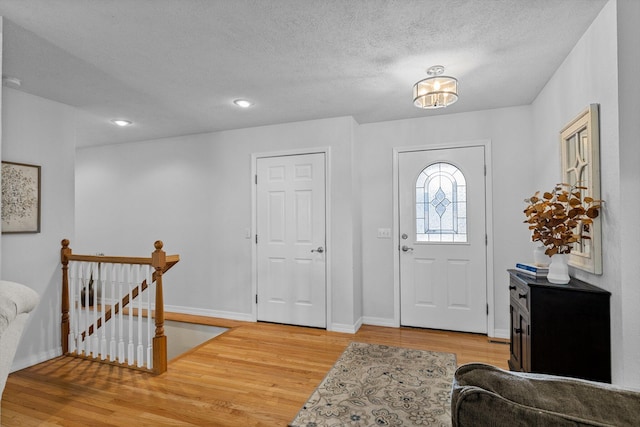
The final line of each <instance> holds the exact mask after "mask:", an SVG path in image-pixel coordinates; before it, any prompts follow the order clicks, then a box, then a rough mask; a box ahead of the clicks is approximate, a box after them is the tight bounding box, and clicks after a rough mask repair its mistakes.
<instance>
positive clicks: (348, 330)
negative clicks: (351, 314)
mask: <svg viewBox="0 0 640 427" xmlns="http://www.w3.org/2000/svg"><path fill="white" fill-rule="evenodd" d="M361 326H362V317H361V318H360V319H358V320H357V321H356V323H354V324H353V325H348V324H346V323H332V324H331V327H330V328H328V330H329V331H331V332H342V333H345V334H355V333H356V332H358V329H360V327H361Z"/></svg>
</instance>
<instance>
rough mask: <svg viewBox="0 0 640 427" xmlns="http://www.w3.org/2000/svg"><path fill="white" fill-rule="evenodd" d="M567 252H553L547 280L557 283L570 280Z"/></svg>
mask: <svg viewBox="0 0 640 427" xmlns="http://www.w3.org/2000/svg"><path fill="white" fill-rule="evenodd" d="M567 261H568V260H567V254H555V255H553V256H552V257H551V264H550V265H549V273H548V275H547V280H548V281H549V282H550V283H555V284H557V285H566V284H567V283H569V280H571V277H569V265H568V264H567Z"/></svg>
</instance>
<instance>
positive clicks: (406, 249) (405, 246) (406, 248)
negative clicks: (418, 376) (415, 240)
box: [402, 245, 413, 252]
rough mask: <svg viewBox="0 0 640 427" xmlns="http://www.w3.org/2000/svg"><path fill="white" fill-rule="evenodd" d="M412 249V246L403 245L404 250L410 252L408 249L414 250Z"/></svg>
mask: <svg viewBox="0 0 640 427" xmlns="http://www.w3.org/2000/svg"><path fill="white" fill-rule="evenodd" d="M412 250H413V248H410V247H409V246H407V245H404V246H402V252H408V251H412Z"/></svg>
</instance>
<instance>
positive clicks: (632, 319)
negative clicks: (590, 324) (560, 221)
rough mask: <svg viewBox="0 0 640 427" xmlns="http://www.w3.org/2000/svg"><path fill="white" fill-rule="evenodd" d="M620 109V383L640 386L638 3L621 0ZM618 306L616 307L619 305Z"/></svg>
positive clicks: (639, 52) (619, 38)
mask: <svg viewBox="0 0 640 427" xmlns="http://www.w3.org/2000/svg"><path fill="white" fill-rule="evenodd" d="M617 6H618V13H617V17H618V87H619V89H620V90H619V98H618V109H619V116H618V117H619V122H620V128H619V129H620V130H619V138H620V139H619V141H620V148H619V151H620V224H623V225H624V228H623V229H622V232H621V233H619V235H620V271H621V277H620V283H621V289H620V291H621V294H620V303H621V306H620V313H621V317H622V328H621V334H620V335H621V336H620V337H617V339H619V340H620V341H621V343H620V344H621V348H620V349H619V350H616V353H614V355H615V356H616V359H617V360H619V361H618V362H617V363H619V364H620V365H622V369H620V370H619V374H618V376H619V377H622V382H623V383H625V384H628V385H632V386H634V387H637V388H640V315H638V307H640V286H638V278H639V277H640V262H638V258H639V255H640V221H638V212H640V197H638V183H640V167H638V166H639V165H640V144H638V135H640V120H639V118H640V96H639V95H640V80H639V79H638V76H640V49H638V40H640V26H639V25H638V23H639V22H640V2H638V1H636V0H618V2H617ZM616 308H617V307H616Z"/></svg>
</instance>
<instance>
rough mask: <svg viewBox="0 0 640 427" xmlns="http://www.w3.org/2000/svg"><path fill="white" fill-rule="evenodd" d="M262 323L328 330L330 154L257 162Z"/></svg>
mask: <svg viewBox="0 0 640 427" xmlns="http://www.w3.org/2000/svg"><path fill="white" fill-rule="evenodd" d="M256 170H257V185H256V196H257V204H256V214H257V220H256V225H257V230H256V231H257V318H258V320H261V321H268V322H277V323H287V324H292V325H302V326H314V327H321V328H325V327H326V261H325V257H326V250H325V229H326V225H325V216H326V213H325V185H326V184H325V154H324V153H313V154H303V155H292V156H279V157H261V158H258V159H257V165H256Z"/></svg>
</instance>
